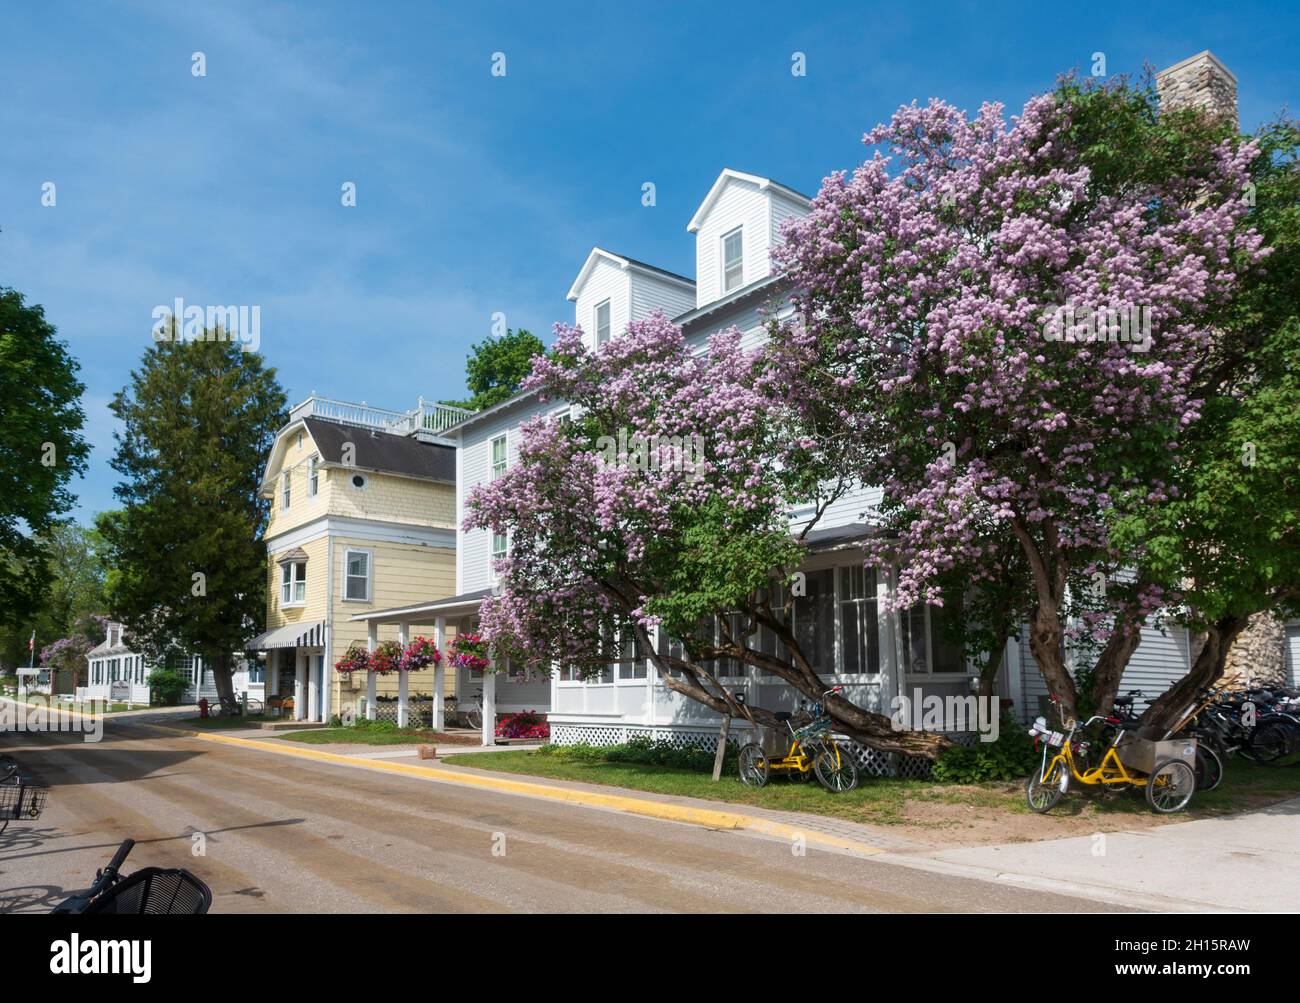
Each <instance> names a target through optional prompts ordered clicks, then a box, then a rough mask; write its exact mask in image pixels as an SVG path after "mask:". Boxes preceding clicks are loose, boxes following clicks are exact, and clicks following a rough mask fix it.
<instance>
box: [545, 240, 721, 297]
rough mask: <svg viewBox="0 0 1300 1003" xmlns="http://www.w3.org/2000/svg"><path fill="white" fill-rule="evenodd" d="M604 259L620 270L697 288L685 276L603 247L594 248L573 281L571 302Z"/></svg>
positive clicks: (569, 295) (692, 280) (570, 291)
mask: <svg viewBox="0 0 1300 1003" xmlns="http://www.w3.org/2000/svg"><path fill="white" fill-rule="evenodd" d="M601 258H604V259H605V260H606V261H608V262H610V263H611V264H613V265H615V266H617V267H618V268H623V269H631V270H632V271H636V272H645V273H647V274H649V275H653V276H655V277H656V278H660V279H667V280H668V281H670V282H673V283H676V284H677V285H684V286H690V287H691V288H692V289H694V288H695V280H694V279H688V278H687V277H686V276H685V275H678V274H677V273H676V272H670V271H668V270H667V269H665V268H660V267H658V266H657V265H650V264H646V262H644V261H638V260H637V259H636V258H629V257H628V256H627V255H625V254H615V253H614V252H613V251H607V250H605V249H604V248H603V247H593V248H592V249H591V253H590V254H588V255H587V260H586V261H584V262H583V263H582V270H581V271H579V272H578V277H577V278H576V279H574V280H573V285H571V286H570V287H569V292H568V295H567V296H566V297H565V298H566V299H569V300H576V299H577V298H578V290H579V289H581V288H582V284H583V283H584V282H586V281H587V278H588V276H590V275H591V271H592V269H593V268H595V267H596V263H597V262H598V261H600V259H601Z"/></svg>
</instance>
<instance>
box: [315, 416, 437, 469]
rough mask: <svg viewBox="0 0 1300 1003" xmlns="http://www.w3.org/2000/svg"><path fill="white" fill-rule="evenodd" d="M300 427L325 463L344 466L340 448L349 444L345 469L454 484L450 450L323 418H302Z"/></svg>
mask: <svg viewBox="0 0 1300 1003" xmlns="http://www.w3.org/2000/svg"><path fill="white" fill-rule="evenodd" d="M302 423H303V425H304V426H306V428H307V433H308V434H309V435H310V436H311V437H312V440H313V441H314V442H315V443H316V448H317V449H319V450H320V457H321V460H323V461H324V462H325V463H329V464H334V465H344V464H343V446H344V444H345V443H349V442H350V443H353V444H354V445H355V450H354V455H353V456H352V457H351V460H350V462H348V463H347V464H346V466H350V467H356V468H358V469H359V470H371V471H374V472H375V473H380V474H399V475H400V476H402V477H417V478H419V479H421V480H426V481H441V482H442V483H444V484H455V483H456V449H455V447H454V446H442V445H439V444H438V443H434V442H421V441H420V440H419V439H417V438H415V437H414V436H409V435H393V434H392V433H391V432H380V431H376V430H372V429H367V428H359V427H357V426H356V425H344V424H341V423H339V422H335V421H327V420H326V419H324V418H304V419H303V420H302Z"/></svg>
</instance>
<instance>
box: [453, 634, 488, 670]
mask: <svg viewBox="0 0 1300 1003" xmlns="http://www.w3.org/2000/svg"><path fill="white" fill-rule="evenodd" d="M448 650H449V651H450V652H451V664H452V665H453V666H454V667H455V668H458V669H470V670H471V671H473V672H483V671H485V670H486V669H487V668H488V667H489V666H490V665H491V664H492V660H491V659H490V658H488V643H487V641H485V640H483V638H482V637H481V636H480V635H478V634H457V635H456V638H455V640H453V641H452V642H451V644H450V646H449V647H448Z"/></svg>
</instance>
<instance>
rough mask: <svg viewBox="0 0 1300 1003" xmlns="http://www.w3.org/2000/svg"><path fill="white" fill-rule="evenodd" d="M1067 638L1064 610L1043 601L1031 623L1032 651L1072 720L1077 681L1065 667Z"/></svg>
mask: <svg viewBox="0 0 1300 1003" xmlns="http://www.w3.org/2000/svg"><path fill="white" fill-rule="evenodd" d="M1063 639H1064V631H1063V630H1062V627H1061V616H1060V613H1059V612H1058V610H1057V609H1055V608H1051V609H1048V608H1046V607H1044V606H1043V605H1042V604H1041V603H1040V604H1039V605H1038V606H1036V607H1035V608H1034V620H1033V623H1031V624H1030V625H1029V650H1030V652H1031V653H1032V654H1033V656H1034V661H1035V662H1037V663H1038V671H1039V672H1041V673H1042V676H1043V679H1044V680H1045V681H1046V682H1047V689H1048V692H1050V693H1051V694H1052V696H1054V697H1056V698H1057V699H1058V700H1060V701H1061V711H1062V713H1063V714H1064V715H1065V717H1066V719H1067V720H1069V719H1071V718H1073V717H1074V713H1075V711H1074V698H1075V691H1074V680H1073V679H1072V678H1070V673H1069V671H1068V670H1067V669H1066V667H1065V658H1064V655H1063V646H1062V641H1063Z"/></svg>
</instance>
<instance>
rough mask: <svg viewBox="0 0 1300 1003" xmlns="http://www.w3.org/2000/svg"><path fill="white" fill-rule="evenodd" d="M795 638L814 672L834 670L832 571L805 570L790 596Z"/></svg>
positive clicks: (833, 592)
mask: <svg viewBox="0 0 1300 1003" xmlns="http://www.w3.org/2000/svg"><path fill="white" fill-rule="evenodd" d="M793 619H794V623H793V624H792V626H793V628H794V637H795V640H796V641H798V642H799V647H800V649H802V651H803V653H804V657H805V658H807V659H808V662H809V664H810V665H811V666H812V669H813V671H814V672H818V673H825V674H828V675H829V674H831V673H833V672H835V669H836V666H835V572H834V571H833V570H830V569H827V570H825V571H809V572H807V573H806V574H805V576H804V594H803V595H801V596H795V598H794V617H793Z"/></svg>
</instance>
